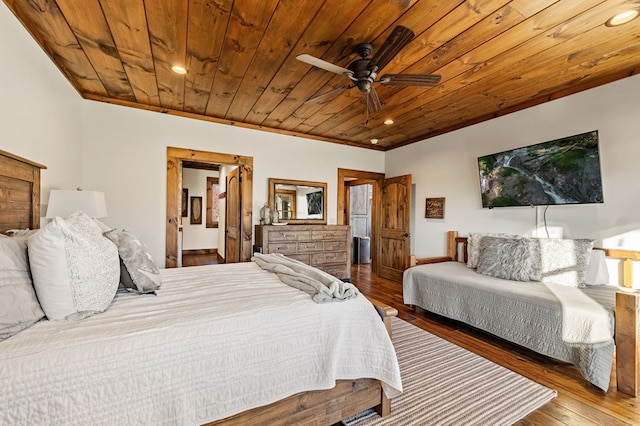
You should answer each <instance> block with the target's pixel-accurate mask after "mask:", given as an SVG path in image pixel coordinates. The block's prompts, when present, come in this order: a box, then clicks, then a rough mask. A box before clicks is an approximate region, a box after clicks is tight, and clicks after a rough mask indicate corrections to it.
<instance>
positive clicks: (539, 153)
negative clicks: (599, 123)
mask: <svg viewBox="0 0 640 426" xmlns="http://www.w3.org/2000/svg"><path fill="white" fill-rule="evenodd" d="M478 169H479V172H480V191H481V193H482V207H485V208H493V207H508V206H539V205H557V204H590V203H602V202H603V196H602V177H601V174H600V155H599V151H598V131H597V130H594V131H591V132H587V133H582V134H579V135H575V136H569V137H566V138H562V139H556V140H553V141H549V142H544V143H539V144H536V145H530V146H525V147H522V148H516V149H512V150H509V151H503V152H498V153H497V154H491V155H485V156H482V157H479V158H478Z"/></svg>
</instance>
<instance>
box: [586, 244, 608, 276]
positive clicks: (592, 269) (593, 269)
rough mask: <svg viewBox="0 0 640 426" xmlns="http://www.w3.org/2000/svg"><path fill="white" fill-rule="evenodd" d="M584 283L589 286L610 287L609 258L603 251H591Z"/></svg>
mask: <svg viewBox="0 0 640 426" xmlns="http://www.w3.org/2000/svg"><path fill="white" fill-rule="evenodd" d="M584 283H585V284H588V285H609V269H608V268H607V257H606V256H605V254H604V251H603V250H595V249H594V250H591V255H590V256H589V263H588V264H587V272H586V275H585V278H584Z"/></svg>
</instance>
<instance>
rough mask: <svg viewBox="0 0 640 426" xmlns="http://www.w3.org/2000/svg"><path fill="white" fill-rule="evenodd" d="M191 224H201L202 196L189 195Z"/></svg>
mask: <svg viewBox="0 0 640 426" xmlns="http://www.w3.org/2000/svg"><path fill="white" fill-rule="evenodd" d="M190 223H191V225H201V224H202V197H191V221H190Z"/></svg>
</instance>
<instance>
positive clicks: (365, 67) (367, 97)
mask: <svg viewBox="0 0 640 426" xmlns="http://www.w3.org/2000/svg"><path fill="white" fill-rule="evenodd" d="M415 36H416V35H415V33H414V32H413V31H411V30H410V29H409V28H406V27H403V26H402V25H398V26H397V27H395V28H394V29H393V31H392V32H391V34H389V37H387V39H386V40H385V41H384V43H383V44H382V46H380V48H379V49H378V50H377V51H376V52H375V54H374V55H373V57H372V58H369V55H371V52H372V51H373V45H371V43H361V44H358V45H357V46H356V47H355V49H354V52H355V53H356V54H358V56H360V59H356V60H355V61H353V62H351V63H350V64H349V65H348V66H347V68H343V67H341V66H339V65H334V64H332V63H330V62H327V61H323V60H322V59H319V58H316V57H314V56H311V55H307V54H302V55H298V56H297V57H296V59H298V60H299V61H302V62H305V63H307V64H310V65H313V66H315V67H318V68H321V69H323V70H325V71H329V72H332V73H335V74H338V75H344V76H345V77H347V78H349V79H350V80H351V81H352V83H351V84H348V85H346V86H342V87H338V88H337V89H334V90H330V91H329V92H327V93H323V94H322V95H319V96H316V97H314V98H311V99H309V100H307V101H306V102H305V103H319V102H326V101H328V100H330V99H333V98H335V97H336V96H338V95H339V94H341V93H342V92H344V91H345V90H348V89H352V88H354V87H357V88H358V90H359V91H360V92H361V93H362V95H363V100H364V103H365V105H366V107H367V116H368V114H369V111H372V112H378V111H380V108H382V105H381V103H380V98H378V94H377V93H376V90H375V88H374V87H373V86H372V84H373V83H374V82H377V83H380V84H388V85H390V86H422V87H433V86H435V85H436V84H438V83H439V82H440V79H441V76H440V75H437V74H385V75H383V76H381V77H380V78H378V79H377V80H376V78H377V77H378V73H379V72H380V71H381V70H382V69H383V68H384V67H385V66H386V65H387V64H388V63H389V62H391V60H392V59H393V58H394V57H395V56H396V55H397V54H398V53H399V52H400V51H401V50H402V49H403V48H404V47H405V46H406V45H407V44H409V42H411V40H413V38H414V37H415Z"/></svg>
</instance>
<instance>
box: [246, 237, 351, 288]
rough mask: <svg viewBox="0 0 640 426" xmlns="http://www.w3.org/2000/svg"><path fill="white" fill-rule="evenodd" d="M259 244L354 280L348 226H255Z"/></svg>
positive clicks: (260, 246) (266, 251)
mask: <svg viewBox="0 0 640 426" xmlns="http://www.w3.org/2000/svg"><path fill="white" fill-rule="evenodd" d="M255 233H256V247H257V249H258V250H260V249H261V250H262V253H264V254H268V253H281V254H284V255H286V256H288V257H291V258H294V259H297V260H299V261H301V262H304V263H306V264H307V265H311V266H315V267H316V268H318V269H322V270H323V271H325V272H328V273H330V274H331V275H334V276H336V277H338V278H340V279H342V280H350V279H351V230H350V227H349V226H348V225H279V226H274V225H256V227H255Z"/></svg>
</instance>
